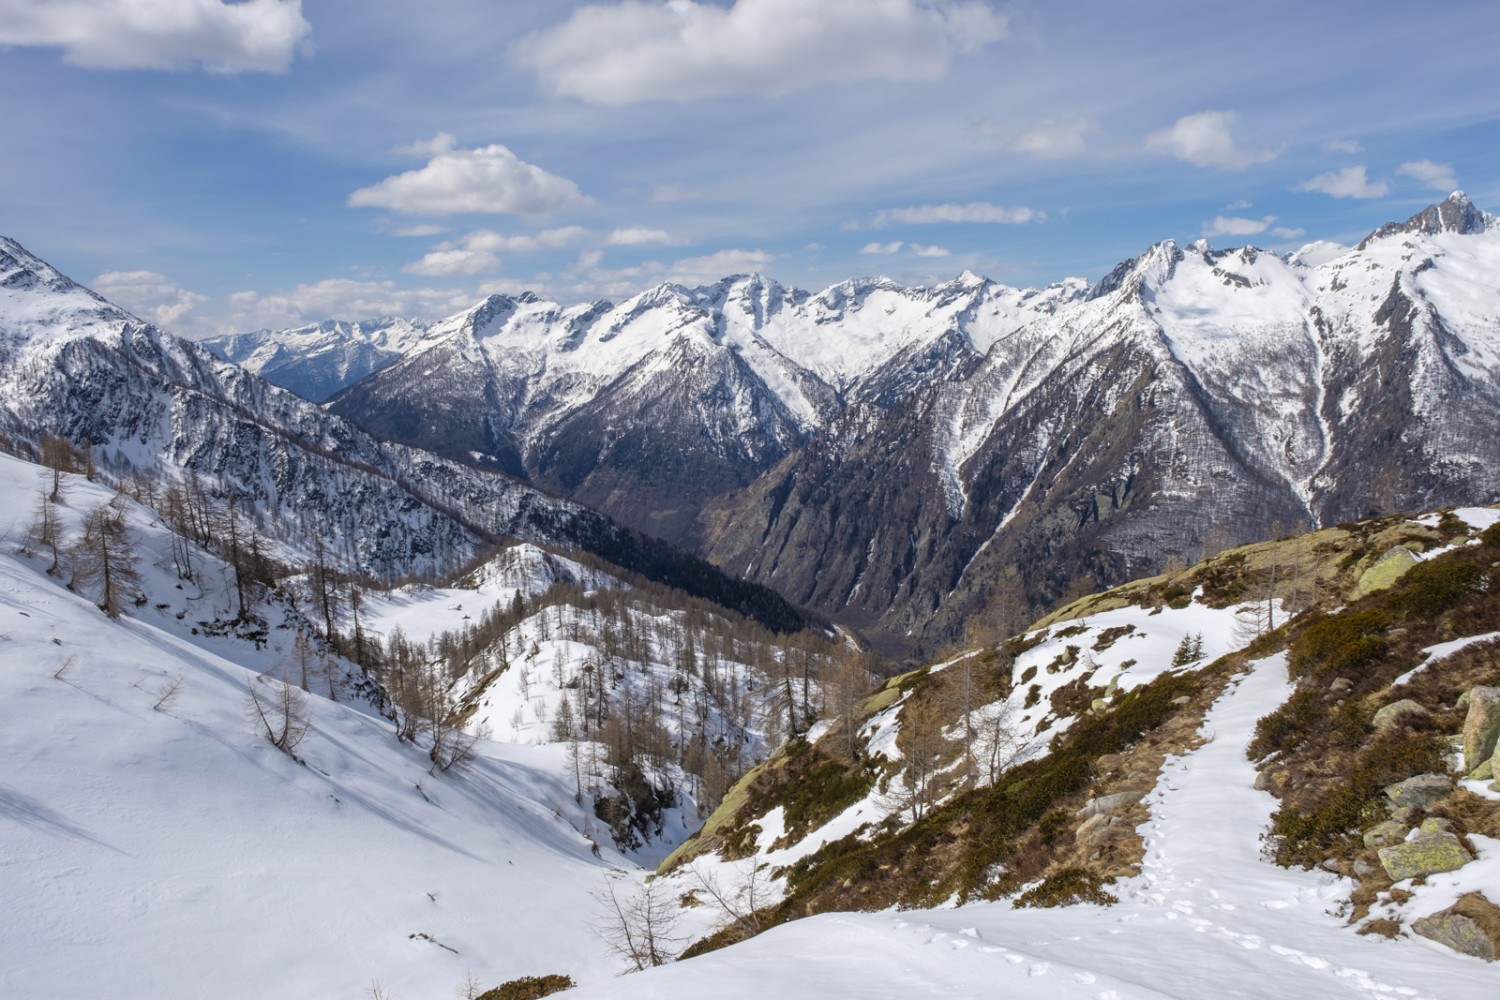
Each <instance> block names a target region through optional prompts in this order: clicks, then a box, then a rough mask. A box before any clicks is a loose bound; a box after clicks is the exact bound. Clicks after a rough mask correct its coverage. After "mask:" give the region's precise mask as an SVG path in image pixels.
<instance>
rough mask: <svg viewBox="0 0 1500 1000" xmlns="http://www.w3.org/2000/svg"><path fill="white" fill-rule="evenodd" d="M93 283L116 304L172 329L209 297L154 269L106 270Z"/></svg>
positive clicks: (162, 326)
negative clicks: (188, 288)
mask: <svg viewBox="0 0 1500 1000" xmlns="http://www.w3.org/2000/svg"><path fill="white" fill-rule="evenodd" d="M90 287H92V288H93V289H94V291H96V292H98V293H99V294H100V295H102V296H104V297H105V298H106V299H109V300H110V301H111V302H113V303H115V304H116V305H120V306H124V307H125V308H126V309H128V310H130V311H131V312H133V313H135V314H136V315H137V316H139V317H141V318H142V319H146V320H150V321H151V322H152V323H155V324H156V325H157V326H159V327H161V328H163V329H165V330H172V331H173V332H176V330H175V329H174V327H176V326H178V325H179V324H182V323H184V322H185V321H186V320H187V319H188V317H189V315H190V314H191V313H192V311H193V309H194V308H195V307H196V306H198V305H199V304H200V303H203V302H207V301H208V300H207V299H206V298H204V297H203V296H202V295H199V294H197V293H196V292H190V291H188V290H187V289H186V288H183V287H181V286H180V285H177V284H174V283H173V282H172V281H171V279H169V278H168V277H167V276H166V275H164V274H157V273H156V272H155V271H106V272H105V273H104V274H101V275H99V277H97V278H95V279H94V280H93V281H92V282H91V283H90Z"/></svg>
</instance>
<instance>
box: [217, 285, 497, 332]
mask: <svg viewBox="0 0 1500 1000" xmlns="http://www.w3.org/2000/svg"><path fill="white" fill-rule="evenodd" d="M474 298H475V296H474V294H473V293H472V292H471V291H467V290H463V289H450V288H442V289H439V288H401V287H398V286H397V285H396V284H395V283H394V282H391V281H357V280H354V279H350V278H330V279H328V280H325V281H315V282H309V283H306V284H300V285H297V286H296V287H295V288H292V289H289V290H285V291H278V292H267V293H262V292H255V291H244V292H235V293H234V294H232V295H230V296H229V305H230V307H231V314H230V315H229V316H227V317H225V318H224V319H223V320H221V321H220V324H219V325H220V332H224V333H229V332H233V331H239V330H253V329H260V328H263V327H273V328H275V327H294V326H301V325H303V324H305V323H313V322H318V321H321V320H325V319H350V320H358V319H370V318H372V317H376V316H409V317H413V318H419V317H420V318H427V319H437V318H439V317H442V316H447V315H449V314H451V313H454V312H457V311H458V310H460V309H463V308H464V307H466V306H468V305H472V304H473V300H474Z"/></svg>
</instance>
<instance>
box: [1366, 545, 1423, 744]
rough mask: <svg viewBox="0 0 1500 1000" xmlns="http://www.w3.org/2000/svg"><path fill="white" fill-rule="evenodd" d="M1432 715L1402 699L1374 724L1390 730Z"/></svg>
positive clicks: (1382, 711) (1383, 713) (1377, 718)
mask: <svg viewBox="0 0 1500 1000" xmlns="http://www.w3.org/2000/svg"><path fill="white" fill-rule="evenodd" d="M1403 551H1404V550H1403ZM1431 714H1432V713H1431V712H1429V711H1427V709H1425V708H1423V707H1422V706H1421V705H1419V704H1418V703H1417V702H1414V701H1412V700H1411V699H1410V698H1402V699H1401V700H1400V701H1394V702H1391V703H1390V704H1389V705H1386V706H1385V707H1384V708H1382V709H1380V711H1378V712H1376V713H1375V718H1374V719H1373V720H1372V724H1373V725H1374V726H1375V728H1376V729H1390V728H1391V727H1393V726H1397V725H1400V724H1401V722H1402V719H1403V717H1405V718H1425V717H1427V716H1429V715H1431Z"/></svg>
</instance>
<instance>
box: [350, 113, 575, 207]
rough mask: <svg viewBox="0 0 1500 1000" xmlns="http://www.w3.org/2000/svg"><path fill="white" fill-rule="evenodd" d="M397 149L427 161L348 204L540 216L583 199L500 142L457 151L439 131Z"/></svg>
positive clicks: (362, 191) (357, 195) (571, 185)
mask: <svg viewBox="0 0 1500 1000" xmlns="http://www.w3.org/2000/svg"><path fill="white" fill-rule="evenodd" d="M403 151H404V152H408V153H412V154H415V155H419V156H430V157H431V159H430V160H428V162H427V165H426V166H424V167H421V168H419V169H417V170H408V171H406V172H405V173H402V174H397V175H395V176H394V177H387V178H386V179H385V180H383V181H381V182H380V183H379V184H375V185H373V186H371V187H367V188H360V189H359V190H358V191H355V192H354V193H353V194H351V195H350V196H349V200H348V204H349V205H351V206H355V207H366V206H367V207H375V208H389V209H391V210H393V211H396V212H406V213H409V214H426V215H456V214H460V213H482V214H505V213H511V214H518V215H546V214H548V213H551V212H556V211H559V210H560V209H564V208H572V207H574V206H576V205H582V204H585V203H586V202H587V201H588V199H587V198H585V197H584V196H583V194H582V193H581V192H580V191H579V190H578V186H577V185H576V184H574V183H573V182H572V181H570V180H567V179H566V178H563V177H559V176H557V175H556V174H552V173H548V172H547V171H546V170H543V169H542V168H541V167H538V166H535V165H534V164H530V163H526V162H525V161H523V160H521V159H520V158H519V157H517V156H516V154H514V153H512V152H511V151H510V150H509V149H507V148H506V147H504V146H500V145H493V146H481V147H479V148H478V149H460V148H458V143H457V140H455V139H454V138H453V136H451V135H448V134H447V133H440V134H439V135H438V136H437V137H436V138H434V139H431V140H428V141H427V142H423V143H418V144H415V145H413V146H408V147H405V149H404V150H403Z"/></svg>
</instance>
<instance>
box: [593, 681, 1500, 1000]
mask: <svg viewBox="0 0 1500 1000" xmlns="http://www.w3.org/2000/svg"><path fill="white" fill-rule="evenodd" d="M1289 691H1290V687H1289V685H1288V684H1287V680H1286V671H1285V662H1284V658H1283V657H1281V656H1278V657H1275V658H1272V659H1269V660H1265V661H1260V662H1258V663H1256V664H1255V665H1254V669H1253V670H1252V671H1251V672H1250V673H1249V674H1248V675H1246V676H1244V677H1243V679H1241V680H1240V681H1239V682H1237V684H1236V685H1235V686H1234V687H1232V688H1231V689H1230V690H1229V691H1228V692H1227V693H1226V694H1225V695H1224V696H1223V697H1222V698H1221V699H1220V701H1219V702H1218V703H1217V704H1216V705H1215V706H1214V708H1213V709H1212V710H1211V712H1210V713H1209V715H1208V717H1207V719H1206V720H1205V723H1204V727H1203V730H1202V732H1203V735H1204V736H1205V737H1207V738H1208V740H1209V742H1208V743H1207V744H1206V745H1204V746H1202V747H1201V748H1200V749H1198V750H1197V751H1195V752H1193V753H1190V754H1187V755H1185V756H1182V757H1178V758H1173V759H1170V760H1169V761H1168V763H1167V767H1166V768H1165V770H1164V772H1163V774H1162V777H1161V779H1160V781H1159V783H1158V785H1157V788H1156V790H1155V792H1154V793H1153V794H1152V795H1151V796H1150V797H1149V799H1148V802H1149V804H1150V806H1151V808H1152V818H1151V820H1150V821H1149V822H1148V823H1147V824H1145V825H1144V826H1143V827H1142V829H1141V832H1142V834H1143V835H1144V837H1145V839H1146V841H1147V848H1148V850H1147V856H1146V859H1145V863H1144V865H1143V870H1142V872H1141V875H1140V876H1139V877H1137V878H1135V879H1132V880H1130V881H1129V882H1127V883H1124V884H1122V885H1118V886H1115V887H1113V889H1114V891H1115V892H1116V893H1117V894H1118V895H1119V897H1120V901H1119V903H1118V904H1116V905H1114V906H1112V907H1108V908H1104V907H1098V906H1074V907H1066V908H1060V909H1052V910H1014V909H1011V908H1010V906H1009V904H1008V903H990V904H980V905H972V906H966V907H962V908H958V909H944V910H930V911H904V912H884V913H864V914H836V915H825V916H818V917H812V918H810V919H807V920H803V921H798V922H795V923H792V924H788V925H783V926H781V927H778V928H776V929H774V930H772V931H769V932H767V933H766V934H763V935H761V936H760V937H757V938H754V939H752V940H750V941H748V942H746V943H745V944H742V945H737V946H735V947H733V948H729V949H726V950H724V951H720V952H715V953H712V954H710V955H706V956H704V957H702V958H698V959H693V960H692V961H689V962H683V963H680V964H678V965H673V966H667V967H664V968H661V969H657V970H653V971H651V972H648V973H643V974H640V975H634V976H629V977H627V978H625V979H623V980H620V981H618V982H615V983H610V984H608V985H599V986H591V987H585V988H583V989H580V990H578V991H577V992H576V993H573V994H571V996H572V997H576V998H577V1000H591V998H594V997H610V998H612V1000H636V998H640V1000H645V998H652V1000H663V998H673V997H684V998H686V997H702V996H714V997H722V998H725V1000H733V998H739V997H744V998H747V1000H748V998H752V997H753V998H757V1000H758V998H761V997H765V996H775V997H778V998H781V1000H802V998H808V1000H814V998H816V1000H822V998H824V997H828V996H858V997H863V998H868V1000H909V998H911V997H914V996H943V997H965V998H967V997H975V998H978V997H1007V998H1014V1000H1044V998H1045V1000H1073V998H1077V1000H1085V998H1086V1000H1155V998H1175V1000H1202V998H1206V997H1213V998H1224V1000H1234V998H1240V1000H1250V998H1278V1000H1329V998H1335V997H1409V998H1413V1000H1480V998H1489V997H1493V996H1494V995H1495V992H1496V990H1497V989H1500V969H1497V968H1496V967H1494V966H1491V965H1486V964H1485V963H1483V962H1481V961H1479V960H1477V959H1469V958H1464V957H1461V956H1457V955H1455V954H1453V953H1451V952H1447V951H1445V950H1443V949H1441V948H1439V947H1438V946H1436V945H1432V944H1430V943H1429V942H1426V941H1421V940H1399V941H1395V942H1392V941H1387V940H1383V939H1376V938H1370V937H1360V936H1359V935H1357V934H1356V933H1355V932H1354V931H1353V929H1351V928H1349V927H1347V926H1345V924H1344V922H1343V920H1342V919H1341V918H1340V917H1339V915H1338V914H1337V912H1335V911H1336V910H1337V906H1338V904H1337V903H1336V902H1335V900H1337V899H1338V898H1339V897H1340V896H1341V895H1343V894H1345V893H1346V892H1347V887H1346V886H1344V885H1342V884H1341V883H1340V881H1339V880H1338V879H1337V878H1336V877H1334V876H1331V875H1327V874H1323V873H1316V872H1303V871H1298V870H1285V869H1280V868H1277V867H1275V866H1273V865H1271V864H1270V863H1268V862H1266V861H1264V860H1263V859H1262V858H1261V854H1260V841H1259V836H1260V832H1261V830H1263V829H1264V828H1265V826H1266V823H1267V820H1268V818H1269V816H1270V813H1271V811H1272V808H1273V806H1274V800H1273V799H1272V797H1271V796H1270V795H1269V794H1267V793H1263V792H1258V791H1256V790H1255V789H1254V788H1253V782H1254V769H1253V767H1252V765H1251V764H1250V763H1249V762H1248V761H1247V760H1246V759H1245V747H1246V745H1247V743H1248V741H1249V739H1250V736H1251V733H1252V731H1253V729H1254V725H1255V721H1256V719H1258V718H1259V717H1260V716H1262V715H1264V714H1266V713H1267V712H1269V711H1270V710H1272V709H1273V708H1275V707H1276V706H1277V705H1279V704H1280V703H1281V701H1282V700H1283V699H1284V698H1285V697H1286V696H1287V694H1288V693H1289ZM1484 847H1485V852H1484V854H1483V855H1482V857H1481V858H1480V860H1479V861H1478V862H1476V864H1474V865H1471V866H1469V868H1466V869H1464V871H1463V872H1461V873H1458V874H1459V875H1461V876H1463V877H1464V879H1466V880H1468V881H1469V882H1470V886H1469V887H1470V888H1475V887H1477V886H1475V885H1473V884H1472V883H1473V880H1475V879H1479V878H1482V877H1484V875H1485V874H1486V873H1487V871H1489V870H1492V864H1491V863H1492V862H1494V861H1495V860H1496V858H1497V855H1500V844H1494V843H1490V842H1486V843H1485V845H1484ZM1470 869H1473V871H1472V872H1471V871H1470ZM1417 891H1418V894H1419V900H1420V899H1421V898H1422V894H1423V893H1424V892H1425V891H1426V890H1425V889H1418V890H1417ZM1457 891H1458V890H1456V889H1454V888H1453V887H1450V886H1446V885H1445V886H1442V887H1439V888H1436V889H1434V890H1433V893H1434V895H1441V896H1442V898H1443V899H1449V898H1452V897H1453V896H1454V895H1456V893H1457ZM1413 905H1420V904H1413ZM1440 905H1441V903H1438V905H1432V906H1430V907H1424V909H1426V908H1431V909H1436V908H1438V907H1439V906H1440Z"/></svg>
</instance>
